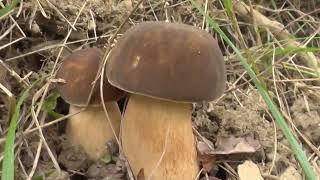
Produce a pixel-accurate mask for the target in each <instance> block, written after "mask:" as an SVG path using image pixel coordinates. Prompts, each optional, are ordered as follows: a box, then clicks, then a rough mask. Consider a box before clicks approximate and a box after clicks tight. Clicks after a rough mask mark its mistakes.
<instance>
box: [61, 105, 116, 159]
mask: <svg viewBox="0 0 320 180" xmlns="http://www.w3.org/2000/svg"><path fill="white" fill-rule="evenodd" d="M105 105H106V109H107V112H108V117H109V120H108V119H107V116H106V114H105V111H104V109H103V107H101V106H99V107H90V106H88V107H86V109H85V110H83V111H81V112H80V113H78V114H75V115H73V116H71V117H69V119H68V121H67V127H66V133H67V136H68V138H69V140H70V141H71V142H72V143H73V144H77V145H80V146H81V147H82V148H83V150H84V152H86V154H87V155H88V157H89V158H90V159H93V160H96V159H99V158H100V157H102V156H103V154H104V153H106V150H107V142H108V141H112V140H114V139H115V136H114V133H116V135H118V133H119V130H120V122H121V112H120V110H119V107H118V105H117V102H107V103H105ZM80 109H82V107H77V106H73V105H70V108H69V113H70V114H73V113H76V112H78V111H79V110H80ZM109 121H110V122H111V125H112V127H111V125H110V124H109ZM112 128H113V130H114V132H113V130H112Z"/></svg>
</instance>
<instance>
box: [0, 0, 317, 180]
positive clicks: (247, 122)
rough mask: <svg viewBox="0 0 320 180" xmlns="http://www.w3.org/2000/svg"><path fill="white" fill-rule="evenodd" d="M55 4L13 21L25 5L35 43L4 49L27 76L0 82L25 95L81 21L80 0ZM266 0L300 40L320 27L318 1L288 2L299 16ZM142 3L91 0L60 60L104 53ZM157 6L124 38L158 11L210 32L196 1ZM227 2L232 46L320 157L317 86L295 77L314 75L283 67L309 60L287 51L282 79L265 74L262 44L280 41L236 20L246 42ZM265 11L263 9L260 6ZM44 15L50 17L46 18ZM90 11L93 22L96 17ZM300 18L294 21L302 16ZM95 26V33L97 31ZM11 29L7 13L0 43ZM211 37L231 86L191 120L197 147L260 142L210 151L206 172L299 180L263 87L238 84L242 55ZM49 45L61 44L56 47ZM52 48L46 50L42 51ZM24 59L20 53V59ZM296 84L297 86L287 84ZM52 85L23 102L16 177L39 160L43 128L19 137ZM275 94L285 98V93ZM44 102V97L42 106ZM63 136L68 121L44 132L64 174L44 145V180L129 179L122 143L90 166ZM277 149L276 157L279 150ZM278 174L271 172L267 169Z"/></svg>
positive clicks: (0, 55)
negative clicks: (240, 171)
mask: <svg viewBox="0 0 320 180" xmlns="http://www.w3.org/2000/svg"><path fill="white" fill-rule="evenodd" d="M50 2H51V3H52V5H54V7H53V6H52V5H50V4H48V3H47V2H46V1H41V7H39V6H38V4H37V1H26V2H24V4H23V7H22V11H21V13H20V15H19V17H16V16H15V15H16V14H17V13H18V9H16V10H15V11H14V12H13V14H12V15H13V17H14V19H15V21H16V22H17V24H19V27H20V28H21V29H22V30H23V32H24V33H25V34H26V36H27V37H26V38H24V39H23V40H20V41H19V42H17V43H14V44H12V45H11V46H8V47H6V48H4V49H0V60H4V61H5V63H6V65H7V66H8V67H9V68H10V70H12V71H14V72H16V73H17V74H18V75H19V76H20V77H17V76H15V75H12V73H11V74H10V73H9V72H8V71H6V70H5V69H4V68H3V67H2V66H1V64H0V83H1V84H2V85H4V86H6V87H7V88H8V89H9V90H10V91H11V92H12V93H13V94H14V95H15V96H18V95H19V94H20V93H21V91H22V90H23V89H25V88H26V84H25V83H27V84H28V83H32V82H34V81H35V80H36V79H38V78H39V77H41V76H44V75H49V73H50V72H51V71H52V70H53V67H54V64H55V60H56V58H57V56H58V52H59V48H57V47H60V45H61V42H63V40H64V38H65V37H67V34H68V31H69V30H70V29H71V28H70V25H69V24H68V22H67V21H66V20H65V19H64V18H66V19H67V20H68V21H69V22H71V23H73V21H74V20H75V19H76V16H77V14H78V12H79V9H80V8H81V6H82V5H83V2H81V3H79V1H74V0H67V1H63V0H51V1H50ZM131 2H133V5H132V3H131ZM197 2H200V3H204V2H205V1H201V0H198V1H197ZM259 2H260V1H259ZM259 2H255V1H253V2H252V4H253V5H254V6H253V7H254V8H255V9H257V10H259V11H260V12H261V13H263V14H264V15H266V16H267V17H270V18H271V19H274V20H277V21H279V22H280V23H282V24H284V25H288V27H286V29H288V30H289V32H290V33H292V34H295V35H296V36H297V37H309V36H311V35H312V33H313V32H314V31H315V30H314V27H315V26H316V25H319V23H318V22H319V17H320V14H319V11H316V10H317V9H319V3H318V4H313V3H312V2H313V1H312V2H311V1H310V3H304V2H303V1H293V3H292V4H290V3H289V2H287V3H285V5H284V6H283V8H289V9H290V8H293V6H294V8H296V11H294V12H290V13H286V11H284V10H283V9H281V10H279V11H276V12H275V11H273V10H270V9H271V8H273V6H272V5H271V4H269V3H267V2H266V1H263V3H262V4H260V6H261V7H260V6H256V5H258V3H259ZM135 3H137V1H136V0H132V1H131V0H124V1H113V0H94V1H90V3H88V4H87V5H86V7H85V8H84V9H83V11H82V13H81V15H80V17H79V20H78V21H77V23H76V25H75V27H76V28H77V31H72V33H71V34H70V37H69V38H68V42H72V43H69V44H68V45H66V48H64V50H63V51H62V54H61V56H60V58H59V62H60V60H61V59H62V58H63V57H64V56H66V55H68V54H69V53H70V52H71V51H73V50H75V49H80V48H85V47H90V46H95V47H99V48H101V49H103V50H104V49H105V47H106V46H108V45H111V44H110V42H109V41H110V37H111V36H112V35H113V33H114V32H115V31H116V29H117V28H118V27H119V26H120V24H121V23H122V21H124V19H125V18H124V17H125V16H126V15H128V14H129V12H130V11H131V10H132V9H133V6H134V4H135ZM150 3H151V4H152V7H153V8H151V7H150V4H149V3H148V1H145V2H144V3H143V4H142V5H140V6H139V8H138V9H137V11H136V12H135V13H133V14H132V15H131V18H130V19H129V21H128V22H126V23H125V25H124V27H123V29H122V30H121V31H120V34H121V33H123V32H125V31H126V30H127V29H128V28H129V27H131V26H132V25H133V23H139V22H141V21H147V20H152V21H153V20H156V18H155V16H154V14H156V17H157V18H158V19H159V20H166V14H168V17H171V20H172V19H174V20H175V21H177V22H182V23H185V24H191V25H196V26H198V27H201V26H202V21H203V17H202V15H201V14H199V13H198V12H197V11H196V9H195V8H194V7H193V6H192V5H191V4H190V3H186V2H184V1H179V0H174V1H172V0H170V1H168V3H169V5H165V3H164V1H153V0H150ZM255 3H256V4H255ZM282 3H283V2H282V1H276V4H275V5H276V6H277V7H278V8H280V7H282ZM221 4H222V3H219V2H214V3H209V4H208V12H209V14H210V16H212V17H213V18H216V19H217V21H218V23H219V24H221V28H222V29H223V30H224V31H225V32H226V33H228V36H229V38H231V39H232V40H233V41H234V43H235V44H236V46H237V47H238V48H239V49H240V50H242V51H245V52H246V54H245V55H246V57H248V59H249V60H251V61H254V62H256V64H255V65H256V66H254V68H255V71H256V72H257V73H262V74H260V78H261V79H262V80H263V81H264V83H265V85H266V86H267V87H268V90H269V93H270V94H271V96H272V98H273V100H274V101H275V102H276V104H277V105H278V106H280V107H281V111H282V112H283V114H285V115H286V120H287V124H288V125H289V127H290V128H291V129H293V132H294V134H295V135H296V137H298V139H299V141H300V142H301V144H302V145H303V148H304V151H305V152H306V153H307V155H308V157H310V156H311V155H312V154H313V153H314V151H313V150H312V148H311V147H310V146H314V147H315V148H318V147H319V145H320V103H319V102H320V98H319V97H320V95H319V92H318V91H319V85H318V84H319V83H318V82H315V81H310V80H305V81H304V80H302V81H296V80H295V79H303V78H305V79H307V78H309V77H307V76H306V75H305V74H303V75H301V72H300V71H299V70H300V69H299V70H292V69H289V68H286V67H285V65H286V64H283V63H285V62H288V63H289V64H290V63H291V64H293V62H294V63H296V64H295V65H302V63H300V62H301V58H298V57H293V58H292V59H293V60H292V61H291V56H288V55H285V56H284V57H283V56H275V61H276V63H277V64H276V65H275V74H276V75H275V76H276V77H275V78H276V79H277V80H279V81H277V82H276V83H274V81H273V79H272V78H273V77H272V73H271V71H270V69H267V68H268V67H269V65H270V63H271V62H270V59H271V58H270V56H268V57H267V58H266V57H262V58H261V56H263V55H265V54H267V53H266V51H267V50H269V51H270V50H271V51H272V50H273V49H268V48H267V47H265V46H264V44H266V43H267V42H269V41H268V38H272V37H271V36H270V34H267V33H265V32H260V34H259V35H260V37H259V38H260V40H261V41H262V42H263V43H262V44H263V45H261V44H259V43H258V40H257V39H258V36H257V34H256V32H255V31H254V30H253V29H254V28H253V26H252V25H251V24H250V25H248V24H247V23H243V22H242V18H241V17H238V21H239V22H241V23H240V25H239V28H240V29H239V31H240V32H241V33H242V34H243V37H242V38H244V39H243V41H242V40H241V37H239V35H238V34H237V32H236V30H235V27H233V26H232V23H231V21H230V19H229V18H228V17H227V16H226V15H225V12H224V10H223V9H222V7H221ZM262 5H263V7H265V8H262ZM165 6H166V7H165ZM55 8H57V9H58V10H59V11H60V12H61V13H62V14H63V16H64V17H62V16H61V15H59V14H58V13H57V11H56V10H55ZM268 8H269V9H268ZM42 9H43V12H44V13H43V12H41V10H42ZM90 11H91V12H90ZM153 11H154V12H153ZM300 11H301V12H304V13H310V12H311V15H310V16H305V17H304V18H302V21H297V22H295V21H294V20H296V18H298V17H300V16H301V14H303V13H300ZM313 11H315V12H313ZM91 13H92V16H93V18H94V21H93V19H92V17H91ZM46 16H47V17H46ZM292 18H294V20H293V19H292ZM312 18H313V19H312ZM305 21H307V22H309V25H310V24H311V25H310V27H309V26H308V27H307V28H306V29H303V28H302V30H301V29H300V27H301V25H302V24H303V23H304V22H305ZM290 22H291V23H290ZM315 22H317V23H315ZM94 23H95V26H96V27H95V26H94ZM12 24H13V21H11V20H10V18H8V17H5V18H3V19H1V20H0V27H1V29H0V37H1V35H2V34H4V33H5V31H6V30H8V29H9V27H10V26H11V25H12ZM304 25H305V24H304ZM306 26H307V25H306ZM11 31H12V32H11V33H10V35H7V36H5V37H3V38H2V39H0V47H1V46H3V45H6V44H8V43H9V42H11V41H12V39H17V38H19V37H21V36H22V35H21V32H20V31H19V29H18V28H16V27H15V28H13V29H12V30H11ZM209 32H210V33H212V34H213V35H214V36H215V37H217V39H218V41H219V44H220V46H221V49H222V50H223V53H224V55H225V57H226V63H227V70H228V86H227V89H228V90H227V91H226V93H225V94H224V95H223V96H222V97H221V99H219V100H218V101H217V102H206V103H199V104H195V105H194V111H193V123H194V127H195V129H196V131H198V132H199V134H196V133H195V135H196V136H197V139H198V140H199V141H201V142H203V141H206V142H207V143H209V144H212V145H213V147H214V148H217V146H218V145H217V141H218V140H219V139H220V138H222V137H223V138H225V137H227V138H229V139H230V138H231V139H232V138H233V137H235V138H240V139H241V138H243V137H245V136H247V135H248V134H249V135H250V137H252V138H253V139H254V140H257V141H258V142H259V145H261V147H260V148H259V149H258V150H257V151H255V152H249V150H248V152H241V153H234V154H225V155H222V154H209V155H207V154H206V156H203V157H201V158H202V159H201V158H199V159H201V161H202V162H205V160H206V162H207V164H205V163H203V166H204V167H206V169H207V170H208V172H207V173H208V175H209V178H210V179H218V178H219V179H236V178H235V175H236V171H237V166H238V165H239V164H241V163H242V162H244V161H245V160H252V161H253V162H254V163H256V164H257V165H258V167H259V169H260V172H261V174H262V175H263V177H265V178H266V179H272V178H270V177H271V176H270V174H271V175H273V176H275V177H277V178H278V177H279V178H280V177H281V175H282V174H284V173H285V172H289V173H291V174H296V175H295V177H302V174H303V173H302V170H301V168H300V166H299V165H298V163H297V161H296V160H295V157H294V155H293V153H292V151H291V150H290V146H289V143H288V142H287V140H286V138H285V137H284V135H283V134H282V132H281V130H280V129H279V127H278V126H277V125H276V123H274V119H273V118H272V116H271V115H270V112H269V111H268V109H267V106H266V105H265V103H264V101H263V99H262V98H261V96H260V95H259V93H258V92H257V90H256V89H255V88H254V87H252V85H253V84H252V83H251V82H250V83H248V81H249V80H250V77H249V76H247V75H244V76H243V77H242V78H241V79H240V80H239V81H238V78H239V77H241V76H242V73H244V72H245V71H244V69H243V67H242V66H241V65H240V64H239V61H238V59H236V58H235V55H234V52H233V51H232V50H231V48H230V47H227V45H226V44H225V42H223V41H222V40H221V38H220V37H219V36H217V35H216V33H214V32H212V31H209ZM296 32H297V33H296ZM95 33H96V36H98V37H99V38H98V39H97V40H95V39H94V38H95ZM88 38H90V39H88ZM76 41H77V42H76ZM243 43H245V44H246V45H247V46H248V48H245V47H243ZM319 44H320V43H319V40H317V39H316V38H315V39H312V40H311V41H310V43H309V44H308V45H309V46H315V47H316V46H319ZM272 45H274V46H276V47H278V46H279V47H282V45H279V42H278V40H276V41H275V42H272ZM50 46H55V47H54V48H48V47H50ZM44 47H45V48H48V49H46V50H39V49H41V48H44ZM34 51H35V52H34ZM31 52H32V53H31ZM26 53H31V54H26ZM21 55H22V57H19V56H21ZM315 55H316V56H317V57H318V56H319V53H317V52H315ZM58 64H59V63H58ZM265 69H267V70H265ZM30 72H32V74H31V75H30V76H29V77H27V78H26V79H25V81H21V78H23V77H25V76H26V75H27V74H28V73H30ZM288 79H289V80H293V81H283V82H282V81H280V80H288ZM317 81H318V80H317ZM208 83H212V82H208ZM234 83H235V84H234ZM233 84H234V85H233ZM274 84H276V85H277V87H275V86H274ZM44 85H45V82H44V83H42V84H39V85H37V87H36V88H34V89H33V90H32V91H31V92H30V96H29V97H28V99H27V101H26V102H25V103H24V109H23V111H22V112H23V113H22V114H23V116H22V117H23V118H21V120H20V121H19V124H18V130H17V134H18V135H17V138H16V143H17V144H18V146H17V148H16V149H15V152H16V153H17V158H16V161H15V162H16V179H18V180H19V179H26V176H27V175H28V174H29V173H30V172H31V169H32V167H33V165H34V163H35V158H36V154H37V148H38V144H39V133H38V131H34V132H33V133H29V134H26V135H24V136H22V135H21V133H22V132H23V131H26V129H27V128H28V127H29V125H30V124H31V122H32V118H31V117H30V114H29V113H30V106H31V101H32V97H34V95H35V93H36V91H38V90H39V89H40V88H41V87H43V86H44ZM276 90H277V91H276ZM48 91H49V93H48V94H51V93H54V92H55V85H54V83H52V84H51V86H50V88H49V90H48ZM277 92H278V94H279V96H277ZM46 96H47V95H46ZM7 101H8V100H7V96H6V95H5V94H4V93H3V92H2V91H1V90H0V134H1V139H2V140H1V144H0V148H1V155H3V140H4V137H5V134H6V133H7V128H8V124H9V121H8V110H9V107H8V102H7ZM39 101H40V100H38V101H37V102H39ZM123 101H124V100H121V101H120V102H119V105H120V106H121V108H123V104H124V103H123ZM55 111H56V112H58V113H61V114H64V115H65V114H67V113H68V104H66V103H65V102H64V101H63V100H62V99H61V98H59V99H58V102H57V106H56V108H55ZM42 114H43V112H41V113H40V114H39V119H40V117H41V116H42ZM54 119H55V118H53V117H50V116H47V118H45V121H44V123H49V122H52V121H53V120H54ZM294 126H296V127H297V129H298V130H299V132H300V133H301V134H302V135H303V136H305V137H306V139H307V140H308V141H310V144H309V145H307V143H306V142H305V140H304V139H303V138H302V137H301V135H300V134H299V133H297V131H296V130H295V129H294ZM32 127H35V125H32ZM64 131H65V121H64V120H63V121H60V122H58V123H55V124H54V125H51V126H49V127H47V128H43V134H44V136H45V138H46V142H47V143H48V145H49V147H50V149H51V151H52V153H53V155H54V157H55V158H56V160H57V161H58V163H59V166H60V167H61V169H62V173H61V174H57V173H56V170H55V168H54V164H53V163H52V160H51V158H50V156H49V154H48V152H47V150H46V148H45V147H44V146H42V149H41V153H40V156H39V161H38V164H37V166H36V169H35V173H34V177H38V178H39V179H40V177H41V176H43V177H46V179H61V180H67V179H71V180H77V179H79V180H82V179H91V180H98V179H103V180H107V179H114V180H120V179H129V176H128V174H127V172H126V168H127V165H126V164H125V163H124V161H123V159H122V157H119V152H118V149H117V147H114V152H113V156H112V158H111V159H109V160H107V161H106V160H105V159H104V160H100V161H97V162H92V161H90V160H88V158H87V157H86V155H85V154H84V153H83V151H82V150H81V149H80V148H79V147H77V146H74V145H72V144H70V142H69V141H68V140H67V139H66V138H65V132H64ZM275 136H276V137H275ZM238 140H239V139H238ZM220 145H221V144H220ZM249 145H250V143H249ZM222 146H223V144H222ZM275 148H276V149H275ZM242 150H243V149H242ZM245 150H246V149H245V148H244V151H245ZM208 152H211V153H212V152H214V150H208ZM274 152H276V154H275V153H274ZM311 157H312V160H311V161H313V160H314V161H315V164H316V165H317V166H320V162H319V160H318V159H317V158H318V157H317V156H316V155H314V154H313V155H312V156H311ZM271 168H272V169H271ZM270 169H271V170H270ZM270 171H271V173H269V172H270ZM283 176H287V174H284V175H283ZM201 179H205V173H202V175H201ZM298 179H299V178H298Z"/></svg>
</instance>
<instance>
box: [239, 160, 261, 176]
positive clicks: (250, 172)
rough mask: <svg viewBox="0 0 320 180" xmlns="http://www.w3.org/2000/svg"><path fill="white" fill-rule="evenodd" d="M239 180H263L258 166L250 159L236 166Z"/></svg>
mask: <svg viewBox="0 0 320 180" xmlns="http://www.w3.org/2000/svg"><path fill="white" fill-rule="evenodd" d="M238 174H239V179H240V180H250V179H252V180H263V178H262V176H261V173H260V170H259V168H258V166H257V165H256V164H255V163H253V162H252V161H245V162H244V163H243V164H240V165H239V166H238Z"/></svg>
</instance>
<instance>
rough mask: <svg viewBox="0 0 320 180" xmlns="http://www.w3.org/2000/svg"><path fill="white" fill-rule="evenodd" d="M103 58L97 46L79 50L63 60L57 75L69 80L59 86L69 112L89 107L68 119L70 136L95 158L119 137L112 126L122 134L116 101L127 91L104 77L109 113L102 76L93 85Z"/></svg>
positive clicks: (73, 141)
mask: <svg viewBox="0 0 320 180" xmlns="http://www.w3.org/2000/svg"><path fill="white" fill-rule="evenodd" d="M101 61H102V53H101V52H100V51H99V49H97V48H87V49H82V50H78V51H75V52H73V53H72V54H70V55H69V56H67V57H66V58H64V59H63V62H62V64H61V66H60V68H59V69H58V72H57V75H56V77H57V78H61V79H64V80H65V83H59V84H58V85H57V89H58V91H59V93H60V94H61V97H62V98H63V99H64V100H65V101H66V102H67V103H69V104H70V108H69V113H70V114H73V113H76V112H78V111H79V110H80V109H81V108H85V110H83V111H80V113H78V114H75V115H72V116H70V118H69V119H68V121H67V127H66V133H67V136H68V138H69V139H70V141H71V142H72V143H74V144H76V145H79V146H81V147H82V148H83V150H84V152H86V154H87V155H88V157H89V158H90V159H93V160H96V159H98V158H100V157H101V156H102V155H103V154H104V153H106V152H107V142H108V141H112V140H114V139H115V136H114V133H113V131H112V129H111V128H112V127H113V129H114V131H115V133H116V135H117V134H118V133H119V129H120V119H121V114H120V110H119V107H118V105H117V102H116V101H117V100H118V99H119V98H121V97H123V96H124V93H125V92H123V91H121V90H120V89H117V88H115V87H113V86H111V85H110V84H109V83H108V80H107V79H106V78H104V83H103V95H104V96H103V99H104V101H105V105H106V109H107V112H108V116H106V114H105V112H104V109H103V106H102V102H101V94H100V78H99V79H98V80H97V81H96V83H95V86H94V87H93V82H94V80H95V78H96V75H97V73H98V72H99V66H100V63H101ZM91 90H92V93H91ZM90 93H91V98H90ZM89 98H90V101H88V100H89ZM88 102H89V103H88ZM107 117H109V120H110V122H111V125H112V127H111V125H110V124H109V120H108V119H107Z"/></svg>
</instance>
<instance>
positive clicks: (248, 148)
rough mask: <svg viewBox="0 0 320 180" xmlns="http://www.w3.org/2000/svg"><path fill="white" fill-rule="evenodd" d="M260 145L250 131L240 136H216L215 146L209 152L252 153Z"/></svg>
mask: <svg viewBox="0 0 320 180" xmlns="http://www.w3.org/2000/svg"><path fill="white" fill-rule="evenodd" d="M260 147H261V145H260V143H259V141H258V140H256V139H254V136H253V134H251V133H250V134H246V135H243V136H240V137H235V136H228V137H218V138H217V142H216V148H215V150H214V151H212V152H211V154H236V153H253V152H256V151H257V150H258V149H259V148H260Z"/></svg>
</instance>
